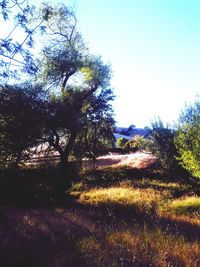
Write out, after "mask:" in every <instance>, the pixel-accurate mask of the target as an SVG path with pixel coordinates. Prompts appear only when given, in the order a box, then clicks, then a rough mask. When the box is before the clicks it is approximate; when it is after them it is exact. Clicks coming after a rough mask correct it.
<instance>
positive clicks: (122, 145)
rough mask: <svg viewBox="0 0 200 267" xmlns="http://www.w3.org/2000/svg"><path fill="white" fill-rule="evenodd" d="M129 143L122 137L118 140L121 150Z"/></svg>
mask: <svg viewBox="0 0 200 267" xmlns="http://www.w3.org/2000/svg"><path fill="white" fill-rule="evenodd" d="M127 142H128V139H126V138H125V137H120V138H118V139H117V145H118V146H119V147H121V148H124V146H125V145H126V143H127Z"/></svg>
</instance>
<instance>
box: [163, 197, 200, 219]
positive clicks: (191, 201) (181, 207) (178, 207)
mask: <svg viewBox="0 0 200 267" xmlns="http://www.w3.org/2000/svg"><path fill="white" fill-rule="evenodd" d="M166 211H168V212H170V213H175V214H177V215H197V216H200V197H197V196H185V197H184V198H180V199H175V200H173V201H171V202H170V203H169V204H168V205H167V207H166Z"/></svg>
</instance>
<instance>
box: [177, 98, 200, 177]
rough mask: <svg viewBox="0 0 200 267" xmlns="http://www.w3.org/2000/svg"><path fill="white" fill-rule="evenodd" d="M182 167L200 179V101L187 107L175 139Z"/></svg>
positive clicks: (181, 117)
mask: <svg viewBox="0 0 200 267" xmlns="http://www.w3.org/2000/svg"><path fill="white" fill-rule="evenodd" d="M175 144H176V147H177V150H178V152H179V156H178V159H179V160H180V165H181V166H182V167H183V168H185V169H186V170H187V171H189V172H190V173H191V174H192V175H193V176H194V177H197V178H200V101H199V100H198V99H197V101H196V102H195V103H194V104H193V105H190V106H186V107H185V110H184V111H183V112H182V114H181V115H180V120H179V127H178V131H177V134H176V138H175Z"/></svg>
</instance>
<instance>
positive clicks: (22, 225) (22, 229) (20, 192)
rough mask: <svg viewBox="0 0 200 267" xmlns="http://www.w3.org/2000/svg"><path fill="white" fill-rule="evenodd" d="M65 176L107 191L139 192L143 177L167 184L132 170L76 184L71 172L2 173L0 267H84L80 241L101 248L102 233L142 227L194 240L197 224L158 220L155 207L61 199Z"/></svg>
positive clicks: (159, 176) (90, 176) (199, 232)
mask: <svg viewBox="0 0 200 267" xmlns="http://www.w3.org/2000/svg"><path fill="white" fill-rule="evenodd" d="M73 175H74V176H73ZM69 177H72V178H74V179H75V180H78V179H81V180H82V179H83V180H84V181H85V182H86V183H88V184H89V185H91V186H96V185H99V186H110V185H113V183H117V182H120V181H123V180H124V179H129V180H133V181H136V185H138V187H139V186H144V185H142V183H140V181H141V180H142V179H143V178H146V177H148V179H149V180H151V179H152V180H153V179H155V180H158V181H162V182H163V181H166V182H172V179H169V178H166V177H168V176H166V174H163V173H160V172H159V171H154V170H137V169H134V170H130V169H113V170H109V171H107V170H97V171H95V172H92V173H85V174H82V175H80V177H79V178H77V179H76V174H75V173H73V172H71V171H70V172H69V173H68V174H66V177H63V176H61V175H60V174H59V171H58V169H56V168H53V169H38V170H37V169H35V170H21V171H18V172H14V173H13V172H9V173H1V177H0V262H1V265H2V266H3V267H13V266H15V267H18V266H19V267H23V266H24V267H25V266H30V267H36V266H37V267H44V266H52V267H54V266H58V267H62V266H69V267H71V266H83V267H84V266H86V265H87V264H85V262H84V256H83V255H82V254H81V253H82V252H81V251H80V249H79V248H78V245H77V242H79V240H80V239H83V238H87V237H90V236H92V237H95V239H97V240H98V241H99V242H100V243H101V245H102V246H104V242H105V232H106V231H112V230H119V231H120V230H121V229H128V228H129V229H131V228H132V227H133V226H134V225H137V226H138V227H140V228H144V226H145V225H146V226H147V227H148V228H149V229H152V230H154V229H158V228H160V229H162V231H163V232H164V233H166V234H174V235H176V236H177V237H180V236H183V237H184V238H185V239H186V240H188V241H199V236H200V227H199V225H197V224H195V223H190V222H184V221H179V220H175V219H172V218H170V217H164V216H160V217H159V216H157V213H156V206H155V207H152V208H151V209H149V210H148V211H146V212H142V211H141V210H140V209H138V208H137V206H136V207H131V206H128V207H127V206H123V205H117V204H116V203H109V205H108V204H107V203H105V204H104V205H101V206H98V207H96V206H92V205H89V204H87V205H83V204H79V203H76V200H75V199H72V198H69V197H67V198H66V195H65V194H64V192H65V190H66V187H67V186H66V185H67V183H68V181H66V179H69ZM179 181H180V180H179ZM181 181H182V180H181ZM146 186H148V187H149V185H148V184H146ZM151 186H152V187H154V186H156V188H157V189H159V190H163V189H165V186H161V185H160V187H159V188H158V186H159V185H158V184H156V185H151ZM162 187H164V188H162ZM102 266H103V265H102ZM104 266H105V265H104ZM119 266H120V265H119ZM138 266H139V265H138ZM140 266H144V265H140Z"/></svg>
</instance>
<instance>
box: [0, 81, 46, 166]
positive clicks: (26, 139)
mask: <svg viewBox="0 0 200 267" xmlns="http://www.w3.org/2000/svg"><path fill="white" fill-rule="evenodd" d="M43 97H44V95H43V91H42V90H41V87H40V86H35V87H33V86H31V85H30V84H22V85H13V86H5V87H4V88H1V90H0V148H1V153H0V156H1V160H2V164H3V165H4V166H5V165H6V162H7V160H10V161H11V162H12V161H15V162H16V164H18V163H19V161H20V159H21V157H22V153H23V152H24V151H25V150H26V154H27V153H28V149H29V148H31V147H33V146H34V145H36V144H37V143H38V142H39V139H40V138H41V135H42V118H43V114H42V113H43V111H42V110H44V105H43V100H42V99H43Z"/></svg>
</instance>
